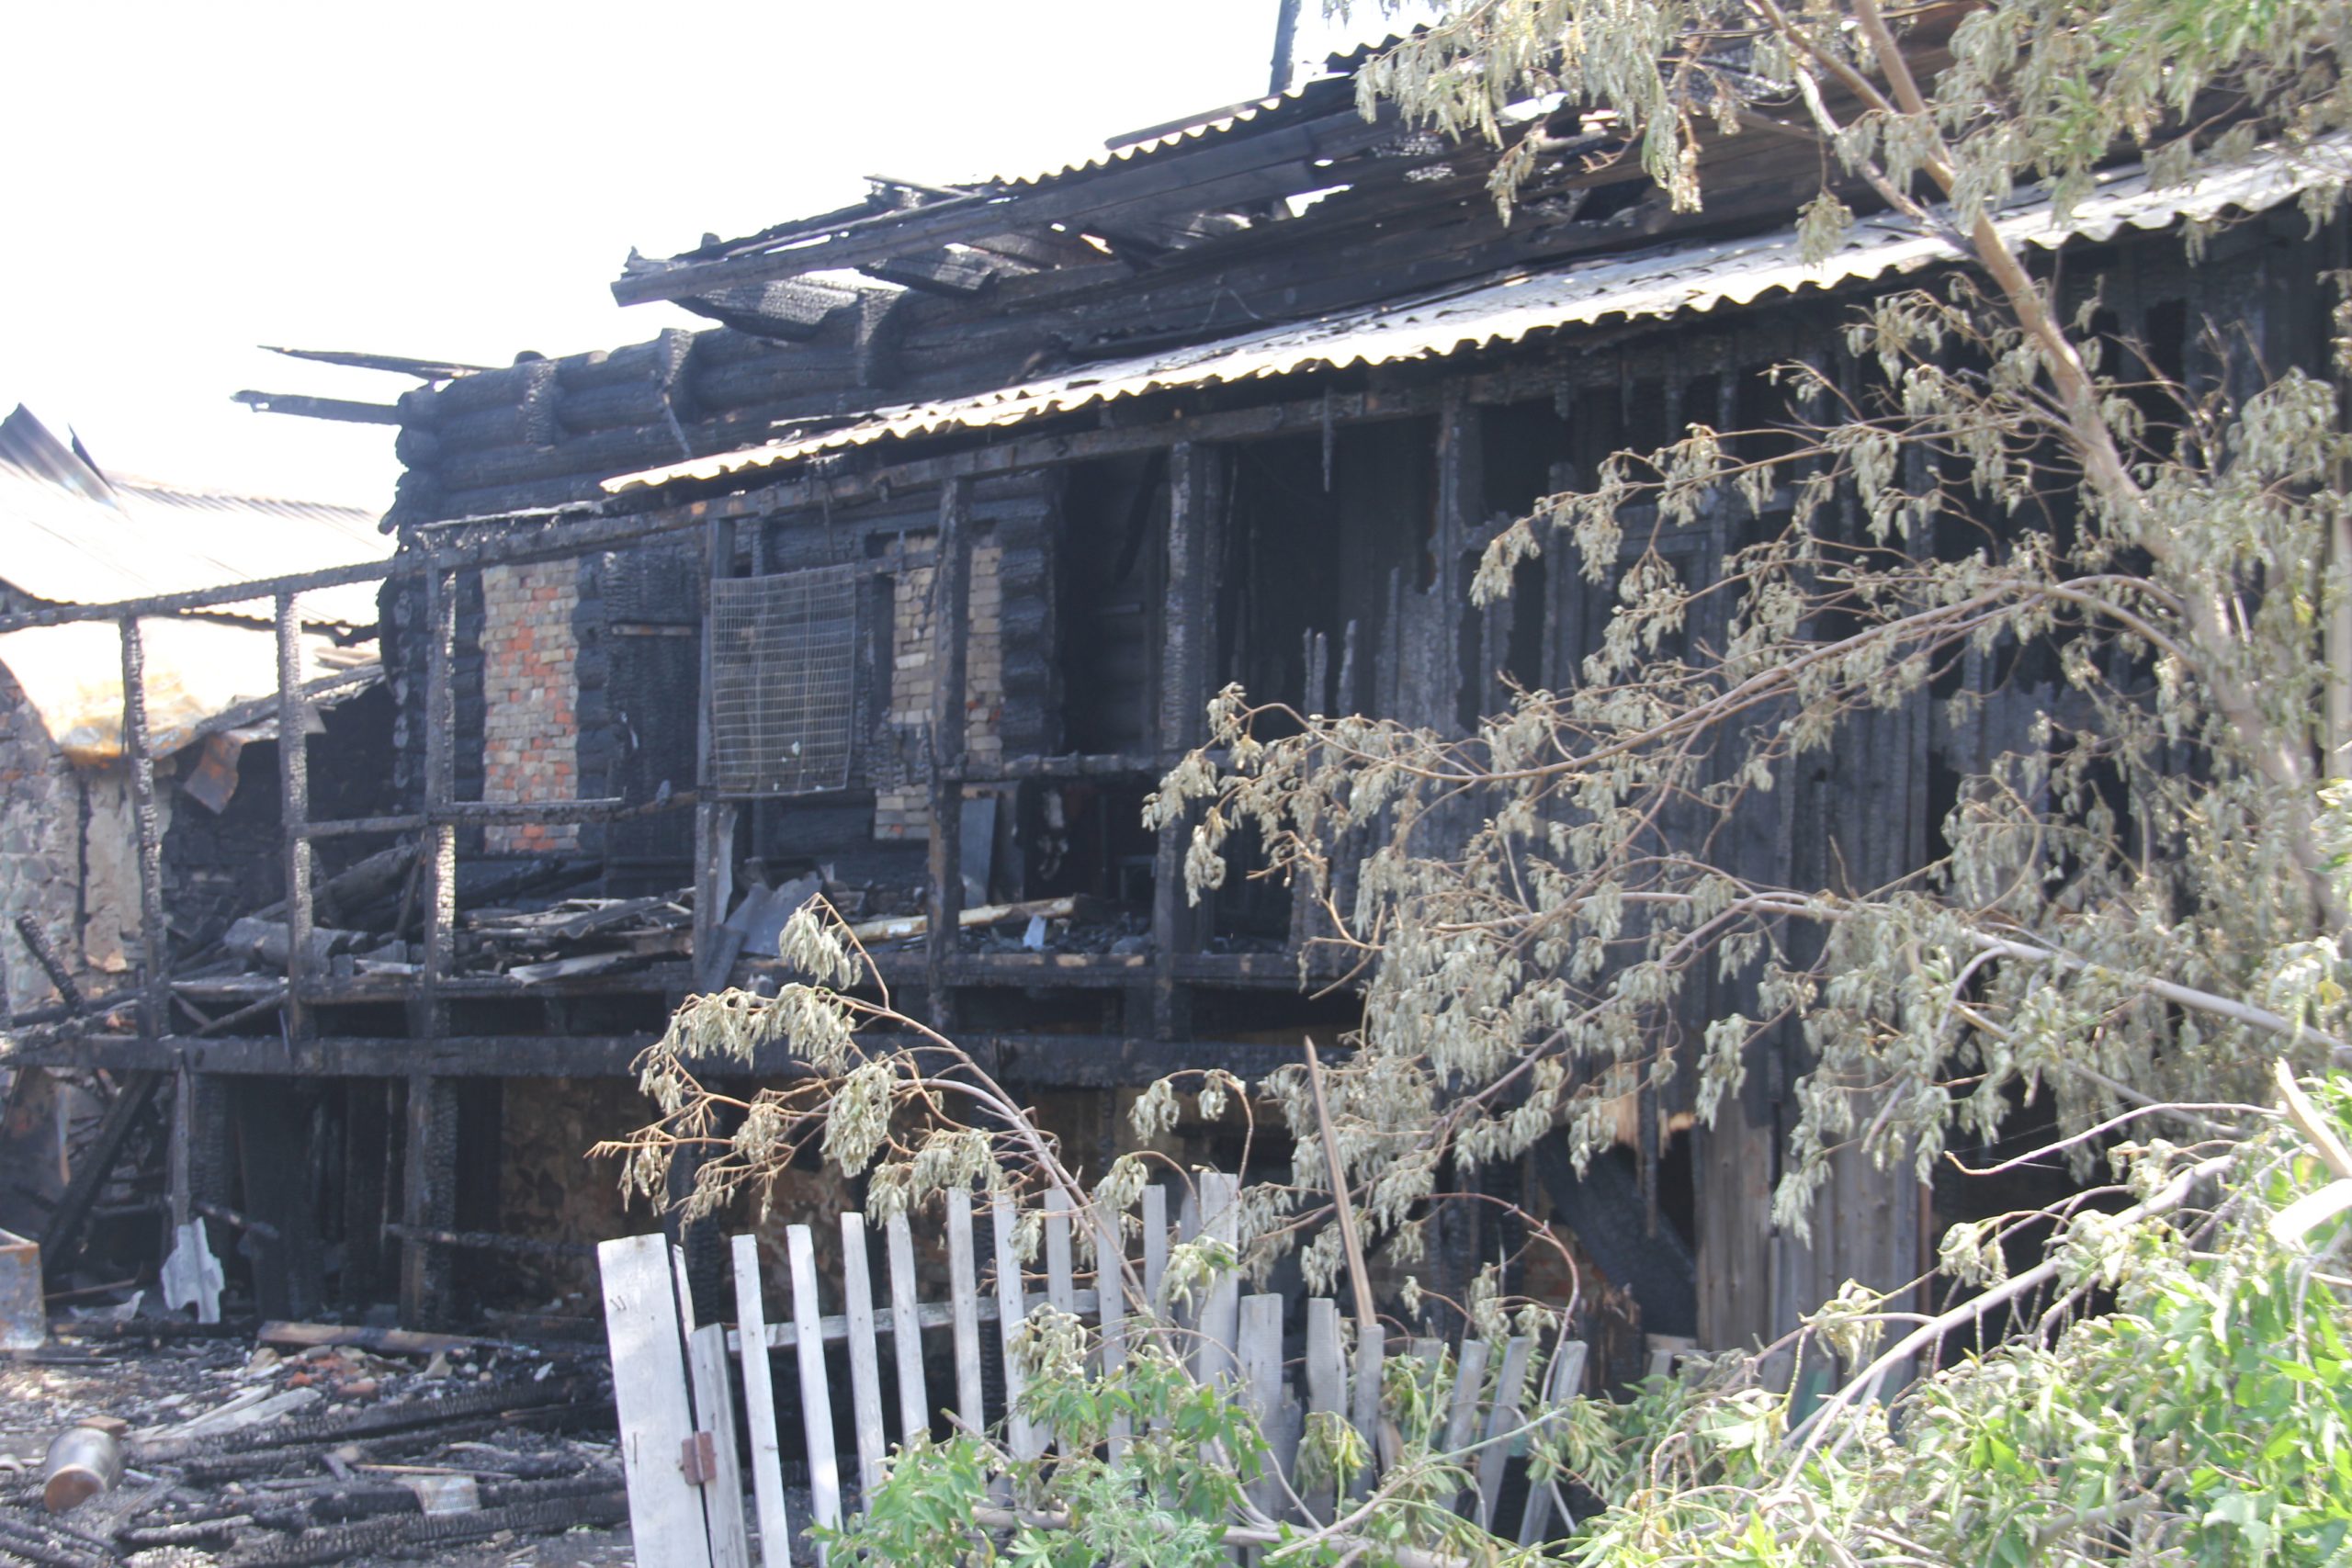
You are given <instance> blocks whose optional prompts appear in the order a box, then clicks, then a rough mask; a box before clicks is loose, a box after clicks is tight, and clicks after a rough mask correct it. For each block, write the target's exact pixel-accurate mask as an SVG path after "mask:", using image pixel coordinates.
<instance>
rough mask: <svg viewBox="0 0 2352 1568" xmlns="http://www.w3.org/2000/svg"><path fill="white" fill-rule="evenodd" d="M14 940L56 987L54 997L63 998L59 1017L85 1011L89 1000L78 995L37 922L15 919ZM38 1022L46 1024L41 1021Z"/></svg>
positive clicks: (69, 973)
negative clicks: (62, 1006) (21, 944)
mask: <svg viewBox="0 0 2352 1568" xmlns="http://www.w3.org/2000/svg"><path fill="white" fill-rule="evenodd" d="M17 938H18V939H19V940H20V941H22V942H24V944H25V951H26V952H27V953H31V954H32V955H33V962H34V963H35V964H40V972H41V973H42V974H44V975H46V976H49V983H50V984H51V985H52V986H54V987H57V994H58V996H59V997H61V998H63V1000H64V1002H65V1010H64V1012H63V1013H62V1014H61V1015H60V1016H61V1017H64V1018H71V1017H73V1016H74V1014H75V1013H78V1012H85V1011H87V1010H88V1009H89V1007H90V1000H89V998H87V997H85V996H84V995H83V994H82V987H79V986H77V985H75V984H74V971H72V970H71V969H68V968H67V967H65V960H63V959H62V958H60V957H59V956H58V955H57V949H56V948H54V947H52V946H51V945H50V941H49V936H48V933H46V932H45V931H42V930H41V929H40V921H38V920H36V919H33V918H32V916H30V915H29V914H25V915H18V916H17ZM116 995H118V996H119V995H121V993H119V992H118V993H116ZM28 1021H33V1020H29V1019H27V1018H22V1017H20V1018H17V1019H16V1020H14V1022H16V1023H17V1024H18V1025H23V1024H25V1023H27V1022H28ZM40 1021H43V1022H46V1021H47V1020H46V1019H42V1020H40Z"/></svg>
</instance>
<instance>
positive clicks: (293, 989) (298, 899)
mask: <svg viewBox="0 0 2352 1568" xmlns="http://www.w3.org/2000/svg"><path fill="white" fill-rule="evenodd" d="M295 604H296V596H295V595H294V594H293V593H291V592H282V593H280V594H278V595H277V796H278V807H277V809H278V822H279V825H280V828H281V830H282V837H283V841H282V844H281V848H280V853H282V854H283V855H284V857H285V863H286V929H287V942H286V1027H287V1030H288V1032H289V1033H291V1034H293V1035H294V1036H295V1037H297V1038H298V1039H307V1038H308V1037H309V1036H310V1035H311V1033H312V1032H314V1029H313V1021H312V1020H311V1014H310V1010H309V1009H308V1008H307V1007H305V1006H304V1005H303V1002H302V982H303V981H304V980H305V979H307V978H308V977H309V976H308V975H307V973H306V971H307V970H308V968H309V966H310V951H309V950H310V945H311V846H310V844H309V842H308V841H307V840H304V839H303V837H302V829H303V828H304V826H305V825H307V824H308V823H309V821H310V819H311V767H310V746H309V743H308V736H307V735H306V733H305V726H304V724H303V718H304V716H305V714H306V712H307V709H306V706H305V705H304V703H303V700H302V626H301V623H300V621H299V620H297V619H296V618H295Z"/></svg>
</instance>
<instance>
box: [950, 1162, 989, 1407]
mask: <svg viewBox="0 0 2352 1568" xmlns="http://www.w3.org/2000/svg"><path fill="white" fill-rule="evenodd" d="M947 1288H948V1291H949V1292H950V1294H951V1295H953V1296H954V1298H955V1299H954V1301H952V1302H951V1303H949V1304H950V1305H951V1306H952V1307H953V1308H954V1310H955V1320H954V1321H955V1331H956V1416H957V1418H958V1419H960V1420H961V1421H962V1422H963V1424H964V1426H965V1428H966V1429H967V1430H968V1431H973V1432H978V1431H979V1430H981V1429H982V1428H983V1427H986V1426H987V1425H988V1412H987V1410H986V1409H985V1408H984V1407H983V1402H982V1399H981V1393H980V1389H981V1382H980V1311H979V1308H980V1277H979V1273H978V1269H976V1268H975V1267H974V1263H973V1258H972V1195H971V1194H970V1193H969V1192H963V1191H956V1192H950V1193H948V1194H947Z"/></svg>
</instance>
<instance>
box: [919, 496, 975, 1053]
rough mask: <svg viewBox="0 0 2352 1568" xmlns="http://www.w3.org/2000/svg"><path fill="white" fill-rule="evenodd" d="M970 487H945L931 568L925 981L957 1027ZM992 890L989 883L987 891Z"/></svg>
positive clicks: (944, 1016) (937, 1022)
mask: <svg viewBox="0 0 2352 1568" xmlns="http://www.w3.org/2000/svg"><path fill="white" fill-rule="evenodd" d="M971 586H972V537H971V494H970V491H969V489H968V488H967V481H965V480H964V479H948V480H947V481H946V482H945V483H944V484H942V485H941V486H940V488H939V542H938V546H937V547H936V548H935V549H934V550H933V558H932V569H931V840H930V842H929V845H928V846H927V849H928V854H929V860H930V874H931V892H930V903H929V906H928V912H929V915H930V919H931V930H930V935H929V936H928V938H927V939H926V940H925V945H924V963H923V972H924V982H925V985H926V987H927V988H928V990H929V991H930V1004H931V1026H932V1028H933V1029H935V1030H937V1031H938V1032H940V1033H942V1034H948V1033H952V1032H954V1030H955V1027H956V1018H955V997H956V991H955V978H954V974H953V970H954V967H955V963H956V949H957V946H958V945H959V943H960V942H961V940H962V927H961V924H960V922H959V920H958V919H957V917H959V916H960V915H962V914H963V912H964V852H963V826H964V719H965V694H964V674H965V665H966V660H965V652H966V645H967V640H968V638H969V637H970V633H971ZM983 894H984V895H985V889H984V890H983Z"/></svg>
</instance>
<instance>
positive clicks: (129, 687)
mask: <svg viewBox="0 0 2352 1568" xmlns="http://www.w3.org/2000/svg"><path fill="white" fill-rule="evenodd" d="M120 626H121V628H122V761H123V765H124V767H125V768H126V769H127V770H128V771H129V773H130V811H131V818H132V822H133V824H134V826H135V828H136V829H137V832H138V854H139V948H140V964H141V973H140V989H141V996H142V999H141V1003H140V1008H141V1012H140V1027H141V1029H143V1030H144V1031H145V1032H147V1034H148V1035H149V1036H150V1037H151V1038H154V1039H161V1038H163V1037H164V1035H166V1034H168V1033H170V1032H171V1027H172V976H171V967H170V961H169V958H168V954H169V953H170V951H171V944H170V942H168V941H167V940H166V938H165V936H164V836H163V825H162V821H161V818H160V817H159V815H158V812H157V810H156V806H155V760H154V758H153V755H152V754H151V753H150V750H149V746H148V736H147V655H146V648H145V645H144V644H143V643H142V642H141V640H140V634H139V618H138V617H137V616H135V615H125V616H124V617H123V618H122V620H121V622H120Z"/></svg>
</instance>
